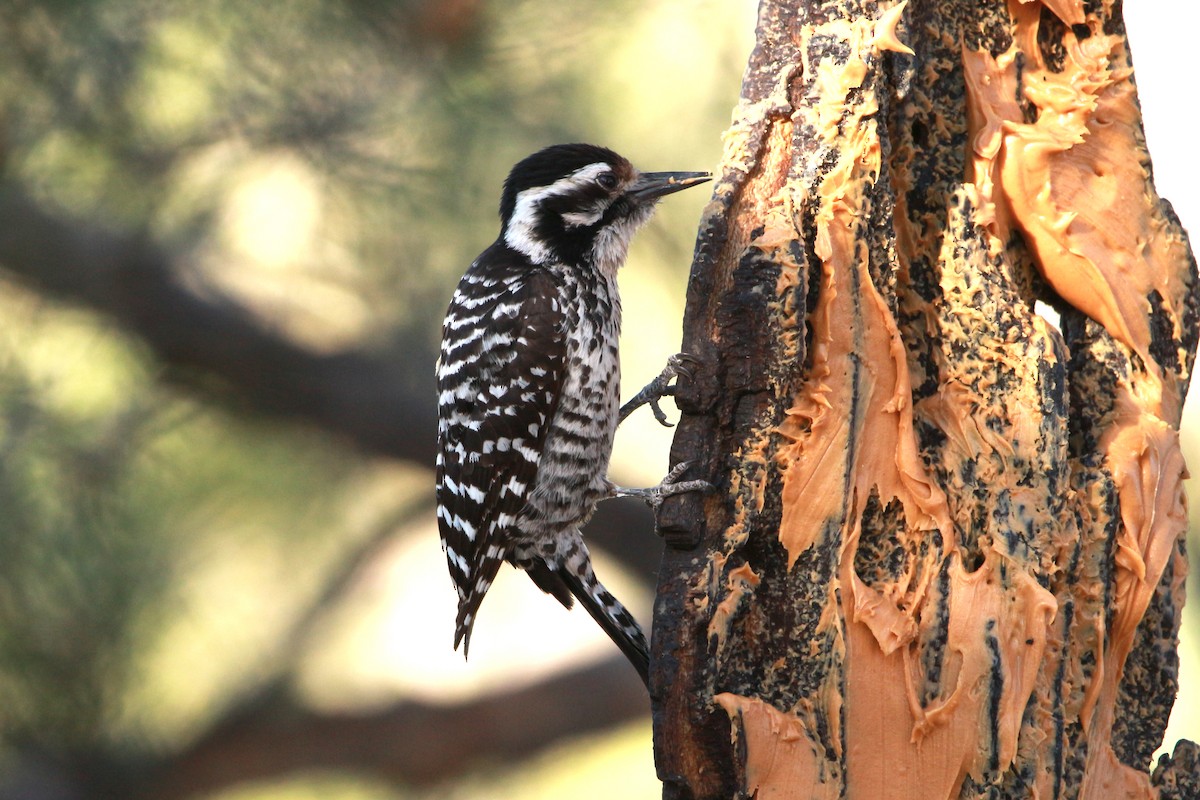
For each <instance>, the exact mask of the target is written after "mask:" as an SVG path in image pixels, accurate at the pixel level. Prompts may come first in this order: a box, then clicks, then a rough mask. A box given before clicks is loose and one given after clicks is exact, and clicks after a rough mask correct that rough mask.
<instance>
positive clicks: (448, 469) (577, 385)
mask: <svg viewBox="0 0 1200 800" xmlns="http://www.w3.org/2000/svg"><path fill="white" fill-rule="evenodd" d="M710 178H711V176H710V175H709V174H708V173H706V172H639V171H638V170H637V169H635V168H634V167H633V165H632V164H630V163H629V161H628V160H626V159H625V158H623V157H621V156H619V155H617V154H616V153H614V152H613V151H612V150H609V149H607V148H603V147H597V146H594V145H587V144H564V145H555V146H553V147H547V148H546V149H544V150H541V151H539V152H537V153H534V154H533V155H531V156H529V157H528V158H525V159H524V160H522V161H520V162H518V163H517V165H516V166H514V167H513V168H512V171H511V172H510V173H509V175H508V178H507V180H506V181H505V182H504V190H503V193H502V195H501V199H500V220H501V229H500V236H499V237H498V238H497V239H496V241H495V243H493V244H492V245H491V246H490V247H488V248H487V249H486V250H484V251H483V253H481V254H480V255H479V257H478V258H476V259H475V261H474V262H473V263H472V264H471V266H470V267H469V268H468V269H467V271H466V273H465V274H464V275H463V277H462V280H461V281H460V282H459V284H458V289H457V290H456V291H455V293H454V297H453V299H452V300H451V301H450V308H449V310H448V311H447V313H446V320H445V323H444V324H443V326H442V345H441V354H440V357H439V359H438V367H437V384H438V454H437V505H438V508H437V516H438V528H439V531H440V534H441V541H442V549H443V551H444V552H445V554H446V561H447V564H448V565H449V568H450V575H451V577H452V578H453V581H454V585H455V589H456V590H457V592H458V618H457V621H456V624H455V631H454V648H455V649H456V650H457V649H458V646H459V644H460V643H461V644H462V646H463V655H464V657H465V656H466V654H467V651H468V648H469V646H470V638H471V630H472V626H473V625H474V623H475V617H476V614H477V612H478V610H479V604H480V603H481V602H482V600H483V596H484V595H485V594H486V593H487V590H488V588H489V587H490V586H491V584H492V581H493V580H494V579H495V577H496V574H497V572H498V571H499V569H500V564H501V562H504V561H507V562H509V563H510V564H512V565H513V566H515V567H519V568H521V569H523V570H525V571H526V572H527V573H528V575H529V577H530V578H531V579H532V580H533V582H534V583H535V584H536V585H537V586H538V587H539V588H540V589H542V590H543V591H545V592H547V593H548V594H551V595H553V596H554V597H555V598H557V599H558V600H559V601H560V602H561V603H562V604H563V605H564V606H566V607H567V608H570V607H571V605H572V597H574V598H576V599H578V600H579V603H580V605H582V606H583V607H584V608H585V609H587V611H588V613H589V614H591V616H592V617H593V618H594V619H595V620H596V622H598V623H599V624H600V627H601V628H603V629H604V631H605V633H607V634H608V636H609V637H610V638H611V639H612V640H613V642H615V643H616V645H617V646H618V647H619V648H620V649H621V651H622V652H623V653H624V654H625V656H626V657H627V658H628V659H629V660H630V661H631V662H632V663H633V665H634V667H635V668H636V669H637V671H638V674H639V675H640V676H641V677H642V680H643V682H645V681H646V680H647V673H648V665H649V655H648V648H647V645H646V638H645V636H644V634H643V633H642V629H641V628H640V627H639V626H638V623H637V621H636V620H634V618H633V616H632V615H631V614H630V613H629V612H628V611H627V610H626V609H625V607H624V606H623V605H621V603H620V602H619V601H618V600H617V599H616V598H615V597H613V595H612V594H611V593H610V592H609V591H608V590H606V589H605V588H604V586H603V585H602V584H601V583H600V581H599V580H597V579H596V575H595V572H594V571H593V570H592V564H591V558H590V556H589V555H588V549H587V546H586V545H585V544H584V541H583V538H582V536H581V534H580V528H581V527H582V526H583V525H584V523H586V522H587V521H588V519H589V518H590V517H591V516H592V512H593V511H594V510H595V508H596V504H597V503H599V502H600V501H601V500H605V499H607V498H610V497H615V496H620V495H632V496H638V497H642V498H644V499H647V500H648V501H650V502H652V503H654V502H661V498H662V497H664V496H666V495H668V494H675V493H678V492H682V491H695V490H698V489H703V488H706V487H707V484H705V483H704V482H703V481H684V482H678V483H677V482H675V479H676V478H678V477H679V475H680V473H681V471H682V469H686V466H687V465H686V464H684V465H680V466H679V467H676V469H674V470H672V471H671V473H670V474H669V475H668V476H667V477H666V479H665V480H664V481H663V483H661V484H659V486H657V487H653V488H651V489H623V488H621V487H618V486H616V485H615V484H613V483H612V482H611V481H609V480H608V477H607V472H608V461H609V455H610V454H611V452H612V445H613V436H614V435H615V433H616V429H617V424H618V422H619V419H624V417H625V416H627V415H628V413H629V411H630V410H632V406H633V405H638V404H641V403H644V402H650V403H651V404H652V405H653V403H654V401H655V400H656V399H657V398H658V397H660V396H661V395H662V394H664V388H665V387H666V385H667V383H668V382H669V380H670V378H671V376H672V375H674V374H677V373H679V372H686V370H687V365H686V364H685V363H683V362H682V361H681V360H680V359H678V358H676V359H672V361H671V362H669V364H668V366H667V369H665V370H664V371H663V373H662V374H661V375H660V376H659V377H658V378H657V379H656V380H655V381H654V382H652V384H651V385H650V386H648V387H647V389H645V390H643V391H642V392H641V393H639V394H638V397H637V398H636V399H635V400H634V401H631V403H630V404H626V407H625V408H621V406H620V363H619V359H618V353H617V340H618V338H619V336H620V330H621V298H620V297H619V295H618V294H617V270H618V269H620V267H621V266H622V264H623V263H624V261H625V255H626V252H627V251H628V248H629V243H630V240H631V239H632V238H633V235H634V233H635V232H636V231H637V230H638V228H639V227H641V226H642V225H643V224H644V223H645V222H646V221H647V220H649V219H650V216H651V215H652V214H653V212H654V207H655V205H656V203H657V202H658V200H659V199H660V198H661V197H663V196H664V195H668V194H671V193H672V192H676V191H679V190H681V189H686V188H688V187H689V186H696V185H698V184H701V183H703V182H705V181H707V180H709V179H710ZM655 416H656V417H659V419H660V421H662V419H663V418H662V417H661V414H660V412H659V410H658V408H657V406H655Z"/></svg>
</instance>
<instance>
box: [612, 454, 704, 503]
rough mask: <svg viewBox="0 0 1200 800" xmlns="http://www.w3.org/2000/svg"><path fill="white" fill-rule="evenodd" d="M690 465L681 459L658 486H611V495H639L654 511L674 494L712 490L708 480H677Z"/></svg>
mask: <svg viewBox="0 0 1200 800" xmlns="http://www.w3.org/2000/svg"><path fill="white" fill-rule="evenodd" d="M691 465H692V462H690V461H681V462H679V463H678V464H676V465H675V467H674V468H673V469H672V470H671V471H670V472H668V473H667V477H665V478H663V479H662V483H660V484H658V486H651V487H650V488H649V489H628V488H626V487H624V486H613V497H640V498H642V499H643V500H645V501H646V505H648V506H650V507H651V508H653V509H654V510H655V511H657V510H658V507H659V506H661V505H662V502H663V500H665V499H667V498H668V497H670V496H672V495H676V494H684V493H685V492H709V491H712V488H713V486H712V484H711V483H709V482H708V481H679V480H678V479H679V476H681V475H682V474H683V473H685V472H687V470H688V467H690V466H691Z"/></svg>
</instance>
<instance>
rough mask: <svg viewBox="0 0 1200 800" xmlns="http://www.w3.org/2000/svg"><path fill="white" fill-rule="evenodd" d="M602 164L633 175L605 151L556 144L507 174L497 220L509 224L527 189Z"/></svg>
mask: <svg viewBox="0 0 1200 800" xmlns="http://www.w3.org/2000/svg"><path fill="white" fill-rule="evenodd" d="M601 161H603V162H606V163H608V164H611V165H612V167H613V170H614V171H615V172H621V173H624V174H626V175H628V174H630V173H632V171H633V167H632V166H631V165H630V163H629V161H628V160H626V159H625V158H624V157H622V156H620V155H618V154H617V153H614V152H613V151H612V150H609V149H608V148H607V147H600V146H598V145H594V144H579V143H576V144H556V145H551V146H550V147H547V148H545V149H543V150H539V151H537V152H536V153H534V154H533V155H531V156H526V157H525V158H523V159H521V160H520V161H518V162H517V164H516V166H514V167H513V168H512V170H510V171H509V173H508V178H507V179H506V180H505V181H504V193H503V194H502V195H501V196H500V219H501V220H502V221H503V222H504V224H506V225H507V224H508V220H509V219H510V218H512V215H513V211H514V210H516V206H517V195H518V194H520V193H521V192H523V191H525V190H526V189H532V188H534V187H537V186H550V185H552V184H553V183H554V182H555V181H557V180H559V179H560V178H565V177H567V176H568V175H570V174H571V173H573V172H575V171H576V170H579V169H583V168H584V167H586V166H587V165H589V164H596V163H599V162H601Z"/></svg>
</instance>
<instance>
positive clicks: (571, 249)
mask: <svg viewBox="0 0 1200 800" xmlns="http://www.w3.org/2000/svg"><path fill="white" fill-rule="evenodd" d="M710 177H711V176H710V175H709V174H708V173H707V172H639V171H638V170H637V169H635V168H634V166H633V165H632V164H630V163H629V161H628V160H626V159H625V158H622V157H621V156H619V155H617V154H616V153H614V152H613V151H612V150H609V149H607V148H604V147H596V146H595V145H590V144H560V145H554V146H553V147H547V148H546V149H544V150H540V151H538V152H536V153H534V154H533V155H531V156H529V157H528V158H525V159H523V160H522V161H520V162H518V163H517V165H516V166H515V167H513V168H512V171H511V172H510V173H509V175H508V180H506V181H505V182H504V194H503V195H502V197H501V199H500V219H501V224H502V226H503V227H502V236H503V238H504V241H505V242H506V243H507V244H508V246H509V247H511V248H513V249H514V250H518V251H520V252H522V253H524V254H525V255H527V256H528V257H529V258H530V259H532V260H533V261H534V262H535V263H549V262H552V261H559V262H564V263H572V264H581V265H582V264H590V265H592V266H594V267H596V268H597V269H601V270H611V271H613V272H615V271H616V270H617V268H619V267H620V266H621V264H622V263H623V262H624V261H625V254H626V252H627V251H628V249H629V241H630V240H631V239H632V238H633V234H634V233H635V232H637V229H638V228H639V227H641V225H642V224H643V223H644V222H646V220H648V219H650V215H651V214H652V213H653V212H654V205H655V204H656V203H657V202H658V199H659V198H660V197H663V196H664V195H668V194H671V193H672V192H677V191H679V190H680V189H686V188H687V187H689V186H696V185H697V184H701V183H704V182H705V181H707V180H709V179H710Z"/></svg>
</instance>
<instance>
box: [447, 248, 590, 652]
mask: <svg viewBox="0 0 1200 800" xmlns="http://www.w3.org/2000/svg"><path fill="white" fill-rule="evenodd" d="M497 250H500V248H494V249H493V250H492V251H491V253H492V256H491V257H490V258H488V259H486V262H487V263H488V267H487V269H486V270H484V269H483V268H481V267H480V264H481V262H483V261H484V259H483V257H481V259H480V261H477V262H476V263H475V264H473V265H472V266H471V268H470V269H469V270H468V271H467V273H466V275H464V276H463V279H462V281H461V282H460V283H459V285H458V290H457V291H456V292H455V294H454V299H453V300H452V301H451V303H450V309H449V311H448V313H447V316H446V322H445V325H444V326H443V328H442V350H441V358H440V360H439V362H438V371H437V382H438V457H437V500H438V527H439V529H440V532H441V539H442V548H443V549H444V550H445V553H446V560H447V562H448V564H449V566H450V575H451V576H452V577H453V578H454V585H455V588H456V589H457V590H458V619H457V622H456V625H455V632H454V646H455V648H456V649H457V647H458V644H459V642H460V641H463V642H465V644H464V652H466V647H468V646H469V644H470V637H471V627H472V625H473V624H474V621H475V614H476V611H477V610H478V608H479V604H480V602H481V601H482V600H483V596H484V594H485V593H486V592H487V590H488V588H489V587H490V586H491V583H492V580H493V579H494V578H495V576H496V572H497V571H498V570H499V568H500V564H501V562H502V561H503V560H504V559H505V557H506V556H507V555H508V549H509V545H508V544H507V540H508V535H507V531H508V529H510V528H511V527H512V525H513V524H514V522H515V521H516V519H517V517H518V515H519V514H520V512H521V510H522V508H523V507H524V505H525V501H526V498H527V496H528V492H529V490H530V489H531V488H532V485H533V482H534V479H535V477H536V475H537V468H538V462H539V460H540V457H541V451H542V443H543V441H544V439H545V436H546V429H547V427H548V425H549V422H550V420H551V418H552V416H553V414H554V410H555V407H556V405H557V403H558V398H559V395H560V392H561V388H562V381H563V370H564V362H565V360H566V340H565V338H564V334H563V313H562V309H561V308H560V307H559V303H558V293H557V287H556V284H555V281H554V277H553V275H551V274H550V273H549V272H547V271H546V270H543V269H538V268H536V267H532V266H531V265H529V263H528V262H527V261H525V260H524V259H523V258H522V257H521V256H520V255H518V254H516V253H512V252H511V251H507V252H503V251H501V252H497ZM510 254H511V255H510ZM498 256H499V257H498ZM506 256H507V257H506ZM539 585H540V584H539ZM555 594H558V592H556V593H555ZM560 599H561V598H560Z"/></svg>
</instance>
